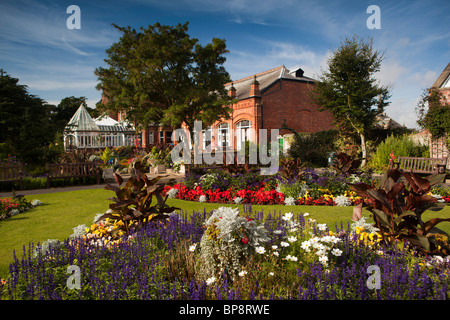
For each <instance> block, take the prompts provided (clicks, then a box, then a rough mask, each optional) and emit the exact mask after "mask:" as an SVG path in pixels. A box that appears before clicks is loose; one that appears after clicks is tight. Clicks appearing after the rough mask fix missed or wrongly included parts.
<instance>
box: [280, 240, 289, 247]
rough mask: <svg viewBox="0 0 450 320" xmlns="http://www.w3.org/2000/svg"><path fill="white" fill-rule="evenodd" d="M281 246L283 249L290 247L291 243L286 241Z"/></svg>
mask: <svg viewBox="0 0 450 320" xmlns="http://www.w3.org/2000/svg"><path fill="white" fill-rule="evenodd" d="M280 245H281V246H282V247H289V243H287V242H284V241H281V243H280Z"/></svg>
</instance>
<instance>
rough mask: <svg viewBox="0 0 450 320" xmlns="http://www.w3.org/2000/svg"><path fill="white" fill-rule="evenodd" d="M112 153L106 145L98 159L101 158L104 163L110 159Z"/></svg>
mask: <svg viewBox="0 0 450 320" xmlns="http://www.w3.org/2000/svg"><path fill="white" fill-rule="evenodd" d="M112 155H113V152H112V151H111V150H110V149H109V148H108V147H106V148H105V150H103V151H102V154H101V156H100V159H102V160H103V161H104V162H105V163H106V162H108V161H109V160H111V157H112Z"/></svg>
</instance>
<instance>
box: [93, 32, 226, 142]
mask: <svg viewBox="0 0 450 320" xmlns="http://www.w3.org/2000/svg"><path fill="white" fill-rule="evenodd" d="M114 27H115V28H116V29H117V30H119V31H120V32H121V33H122V37H121V38H120V40H119V41H118V42H116V43H114V44H113V45H112V46H111V47H110V48H109V49H107V50H106V53H107V55H108V58H107V59H105V62H106V64H107V65H108V68H103V67H99V68H97V69H96V70H95V74H96V75H97V77H98V79H99V82H100V83H99V85H98V86H97V89H99V90H102V91H103V93H104V95H105V96H106V97H107V98H109V99H108V102H107V103H106V104H104V105H103V104H98V107H100V108H102V109H103V110H112V111H119V110H120V111H126V116H127V118H128V120H130V121H131V122H133V123H134V122H137V123H138V124H139V125H141V126H146V125H148V124H149V123H150V122H155V123H163V124H167V125H170V126H173V127H176V128H178V127H180V126H181V124H182V123H184V124H186V125H187V127H188V129H189V131H190V132H192V133H193V128H194V121H195V120H200V121H203V123H204V124H206V125H210V124H212V123H213V122H214V121H215V120H217V119H220V118H223V117H228V116H229V113H230V111H231V109H230V108H229V107H224V105H225V104H227V101H229V98H228V95H227V94H226V90H225V88H224V84H225V83H226V82H229V81H230V77H229V74H228V72H227V71H226V70H225V68H224V67H223V64H224V63H225V60H226V59H225V57H224V54H226V53H227V52H228V50H227V49H226V45H225V40H223V39H217V38H213V39H212V42H211V43H208V44H206V45H205V46H202V45H200V44H199V43H198V39H196V38H191V37H190V36H189V34H188V33H187V31H188V23H185V24H178V25H176V26H174V27H172V26H165V25H161V24H160V23H155V24H154V25H149V26H148V28H146V29H144V28H143V27H141V28H140V29H139V31H136V30H135V29H132V28H131V27H119V26H117V25H114Z"/></svg>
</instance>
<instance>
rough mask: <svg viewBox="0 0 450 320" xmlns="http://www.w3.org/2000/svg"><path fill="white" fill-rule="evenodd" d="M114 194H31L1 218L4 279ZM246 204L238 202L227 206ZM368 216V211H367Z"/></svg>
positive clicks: (345, 217)
mask: <svg viewBox="0 0 450 320" xmlns="http://www.w3.org/2000/svg"><path fill="white" fill-rule="evenodd" d="M111 196H114V193H113V192H111V191H107V190H103V189H92V190H83V191H70V192H59V193H49V194H41V195H35V196H27V197H26V198H27V199H28V200H30V201H31V200H33V199H39V200H41V201H42V202H43V205H42V206H39V207H36V208H34V209H32V210H29V211H27V212H24V213H21V214H19V215H16V216H13V217H11V218H8V219H6V220H4V221H0V235H1V236H0V278H5V277H6V276H7V273H8V266H9V264H10V263H11V262H12V257H13V255H12V253H13V250H15V251H16V254H17V255H18V256H20V255H21V254H22V248H23V246H24V245H25V246H28V243H30V242H32V243H35V244H36V243H38V242H43V241H45V240H47V239H59V240H64V239H66V238H67V237H68V236H69V235H70V234H72V232H73V230H72V228H74V227H76V226H78V225H80V224H86V225H90V224H91V223H92V220H93V218H94V216H95V215H96V214H97V213H103V212H105V211H106V210H107V209H108V204H109V203H110V201H109V200H107V198H108V197H111ZM167 204H169V205H172V206H175V207H179V208H181V209H182V210H184V211H188V212H192V211H193V210H196V211H197V210H202V211H203V209H204V208H205V209H206V210H207V211H211V210H213V209H214V208H217V207H218V206H221V205H222V204H211V203H199V202H191V201H183V200H176V199H169V200H168V202H167ZM227 206H232V207H242V206H238V205H227ZM252 208H253V211H255V212H260V211H263V212H264V213H266V214H267V213H269V212H270V213H273V212H274V211H275V212H277V213H278V212H282V213H285V212H293V213H305V212H308V213H309V214H310V216H309V217H310V218H313V219H315V220H316V221H317V222H319V223H326V224H328V226H329V227H330V228H331V229H332V230H334V225H335V223H336V222H337V223H338V224H340V222H341V221H343V223H344V227H346V226H347V222H350V221H351V216H352V210H353V208H352V207H325V206H282V205H274V206H260V205H254V206H252ZM364 215H366V216H368V212H364ZM433 217H450V206H447V207H446V208H445V209H444V210H442V211H439V212H434V213H430V214H426V215H425V216H424V220H425V221H426V220H427V219H430V218H433ZM438 227H439V228H440V229H442V230H444V231H445V232H447V233H449V234H450V223H448V222H444V223H441V224H439V225H438Z"/></svg>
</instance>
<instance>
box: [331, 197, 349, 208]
mask: <svg viewBox="0 0 450 320" xmlns="http://www.w3.org/2000/svg"><path fill="white" fill-rule="evenodd" d="M334 203H336V205H337V206H338V207H347V206H351V205H352V202H351V201H350V199H349V198H347V197H346V196H342V195H341V196H337V197H335V198H334Z"/></svg>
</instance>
